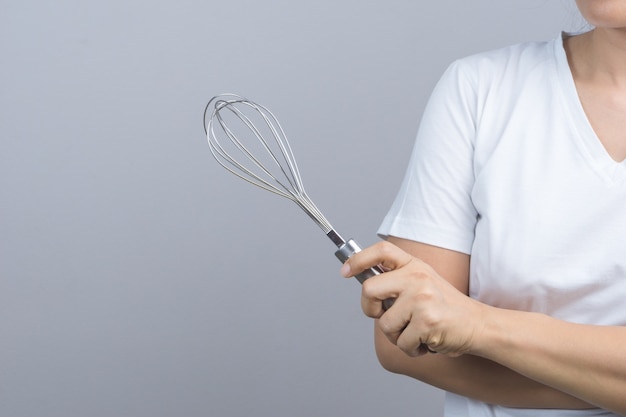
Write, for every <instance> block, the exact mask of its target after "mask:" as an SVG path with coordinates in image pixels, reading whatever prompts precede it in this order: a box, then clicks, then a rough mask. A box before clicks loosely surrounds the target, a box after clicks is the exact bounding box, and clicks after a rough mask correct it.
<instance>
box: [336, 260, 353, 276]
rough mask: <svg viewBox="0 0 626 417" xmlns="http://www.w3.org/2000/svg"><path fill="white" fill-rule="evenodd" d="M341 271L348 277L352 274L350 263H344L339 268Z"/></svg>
mask: <svg viewBox="0 0 626 417" xmlns="http://www.w3.org/2000/svg"><path fill="white" fill-rule="evenodd" d="M339 273H340V274H341V275H343V276H344V277H346V278H348V277H349V276H350V264H349V263H347V262H346V263H345V264H343V266H342V267H341V269H340V270H339Z"/></svg>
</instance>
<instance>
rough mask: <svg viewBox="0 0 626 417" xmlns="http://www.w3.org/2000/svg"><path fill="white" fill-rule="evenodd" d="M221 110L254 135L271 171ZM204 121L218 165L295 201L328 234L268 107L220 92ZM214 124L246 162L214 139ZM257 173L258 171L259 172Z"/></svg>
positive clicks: (215, 136) (209, 104) (206, 110)
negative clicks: (263, 128) (231, 125)
mask: <svg viewBox="0 0 626 417" xmlns="http://www.w3.org/2000/svg"><path fill="white" fill-rule="evenodd" d="M211 104H213V106H214V107H213V110H212V111H211V114H210V117H209V119H208V121H207V113H208V111H209V108H210V107H211ZM240 107H241V108H240ZM245 108H248V109H249V110H250V111H251V113H252V114H253V115H254V116H255V118H256V117H260V119H261V120H262V123H259V122H256V121H255V120H253V118H252V117H251V116H250V115H248V114H247V113H246V112H245V111H244V110H245ZM223 110H228V111H229V112H230V114H231V115H233V116H234V117H235V119H236V120H238V121H239V122H240V123H239V124H240V125H242V126H244V127H245V130H246V131H247V132H248V133H251V134H252V135H244V138H245V137H248V136H252V137H254V138H256V140H257V142H258V143H259V144H260V145H261V148H262V149H263V150H264V151H265V154H266V156H268V158H269V161H270V165H275V166H276V167H277V170H276V171H272V169H270V167H268V166H266V165H265V164H264V163H263V162H262V161H261V160H260V158H259V157H257V156H255V155H254V153H253V152H252V151H251V150H250V149H249V148H248V147H247V146H246V145H245V144H244V143H243V142H242V140H241V139H239V137H238V135H237V133H236V132H235V131H234V129H232V128H231V127H229V125H228V123H227V121H226V119H225V117H224V116H223V115H222V113H221V112H222V111H223ZM204 124H205V132H206V134H207V140H208V144H209V148H210V150H211V154H212V155H213V157H214V158H215V159H216V160H217V161H218V163H219V164H220V165H221V166H222V167H224V168H225V169H227V170H228V171H230V172H231V173H232V174H234V175H236V176H237V177H239V178H241V179H243V180H245V181H247V182H248V183H250V184H253V185H255V186H257V187H259V188H262V189H264V190H266V191H270V192H272V193H274V194H277V195H279V196H281V197H284V198H287V199H289V200H291V201H293V202H295V203H296V204H297V205H298V206H299V207H300V208H301V209H302V210H303V211H304V212H305V213H306V214H307V215H308V216H309V217H310V218H311V219H312V220H313V221H314V222H315V223H316V224H317V225H318V226H319V227H320V228H321V229H322V230H324V233H327V234H328V233H329V232H331V231H333V228H332V226H331V224H330V223H329V222H328V220H327V219H326V218H325V217H324V215H323V214H322V212H321V211H320V210H319V209H318V208H317V206H316V205H315V204H314V203H313V201H312V200H311V199H310V197H309V196H308V195H307V193H306V192H305V190H304V185H303V183H302V178H301V176H300V171H299V169H298V165H297V163H296V159H295V157H294V155H293V151H292V149H291V146H290V145H289V141H288V140H287V136H286V134H285V131H284V130H283V128H282V126H281V125H280V123H279V122H278V120H277V118H276V117H275V116H274V114H273V113H272V112H271V111H270V110H269V109H267V108H266V107H264V106H262V105H259V104H256V103H253V102H251V101H249V100H246V99H245V98H243V97H240V96H237V95H233V94H223V95H220V96H215V97H213V98H212V99H211V100H210V101H209V103H208V104H207V106H206V108H205V113H204ZM259 124H260V125H261V126H264V127H265V128H267V130H268V131H269V135H268V136H269V139H267V138H266V136H265V135H264V132H262V129H261V128H260V127H259ZM216 125H217V127H219V129H220V131H221V133H223V135H219V136H221V137H223V138H226V139H227V142H229V143H230V144H231V145H232V151H236V152H237V153H238V154H240V155H243V156H244V161H245V160H247V161H248V162H249V164H245V163H243V162H242V161H239V160H238V159H237V158H235V157H233V155H231V153H229V151H227V150H226V149H225V148H224V146H223V145H222V144H221V142H220V140H219V139H218V135H217V132H216V130H215V129H216ZM257 170H258V171H257ZM255 171H256V172H255ZM274 172H276V173H278V172H280V173H282V176H281V175H275V174H274ZM259 173H260V174H262V175H259ZM279 177H281V178H279Z"/></svg>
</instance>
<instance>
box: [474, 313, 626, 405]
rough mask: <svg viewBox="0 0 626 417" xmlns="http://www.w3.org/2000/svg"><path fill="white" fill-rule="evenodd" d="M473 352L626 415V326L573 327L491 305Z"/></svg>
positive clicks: (574, 325)
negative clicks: (625, 350)
mask: <svg viewBox="0 0 626 417" xmlns="http://www.w3.org/2000/svg"><path fill="white" fill-rule="evenodd" d="M486 309H487V310H488V312H487V314H486V315H485V317H486V319H485V325H484V330H483V332H482V334H481V335H480V337H478V338H477V341H476V343H475V345H474V347H473V348H472V349H471V351H470V353H472V354H476V355H479V356H482V357H484V358H486V359H489V360H492V361H495V362H497V363H499V364H501V365H503V366H505V367H507V368H510V369H512V370H514V371H515V372H518V373H520V374H522V375H526V376H528V377H529V378H532V379H533V380H536V381H538V382H540V383H542V384H545V385H549V386H552V387H554V388H556V389H558V390H560V391H563V392H566V393H569V394H571V395H572V396H574V397H577V398H580V399H582V400H584V401H587V402H589V403H591V404H594V405H596V406H598V407H600V408H604V409H607V410H611V411H613V412H616V413H618V414H623V415H626V401H624V393H625V392H626V353H625V352H624V349H623V346H624V345H626V327H621V326H597V325H584V324H574V323H569V322H565V321H562V320H558V319H555V318H552V317H548V316H546V315H543V314H538V313H529V312H521V311H512V310H503V309H498V308H495V307H488V306H487V307H486Z"/></svg>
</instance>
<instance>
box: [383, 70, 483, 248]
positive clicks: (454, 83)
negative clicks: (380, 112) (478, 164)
mask: <svg viewBox="0 0 626 417" xmlns="http://www.w3.org/2000/svg"><path fill="white" fill-rule="evenodd" d="M476 120H477V94H476V86H475V83H474V82H472V77H471V74H470V72H469V71H468V69H467V68H465V67H464V66H463V65H462V62H461V61H457V62H454V63H453V64H451V65H450V66H449V67H448V69H447V70H446V71H445V73H444V74H443V75H442V77H441V79H440V80H439V82H438V83H437V85H436V86H435V89H434V90H433V93H432V95H431V97H430V99H429V101H428V104H427V105H426V109H425V110H424V114H423V116H422V121H421V123H420V127H419V130H418V134H417V138H416V141H415V145H414V148H413V152H412V154H411V159H410V162H409V166H408V169H407V171H406V174H405V177H404V180H403V182H402V185H401V187H400V191H399V193H398V195H397V197H396V199H395V201H394V202H393V204H392V206H391V209H390V210H389V212H388V213H387V215H386V216H385V218H384V220H383V222H382V224H381V226H380V228H379V229H378V234H379V236H381V237H382V238H385V237H387V236H396V237H400V238H404V239H410V240H414V241H418V242H422V243H426V244H430V245H433V246H438V247H443V248H446V249H451V250H455V251H458V252H462V253H467V254H470V253H471V249H472V243H473V241H474V228H475V225H476V220H477V216H478V214H477V212H476V209H475V207H474V205H473V203H472V197H471V194H472V187H473V184H474V170H473V153H474V152H473V151H474V138H475V132H476Z"/></svg>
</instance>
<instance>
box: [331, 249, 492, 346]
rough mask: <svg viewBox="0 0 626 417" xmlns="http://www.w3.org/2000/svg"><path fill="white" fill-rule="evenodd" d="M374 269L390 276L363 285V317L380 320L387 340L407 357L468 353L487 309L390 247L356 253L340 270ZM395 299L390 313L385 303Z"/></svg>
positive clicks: (348, 274)
mask: <svg viewBox="0 0 626 417" xmlns="http://www.w3.org/2000/svg"><path fill="white" fill-rule="evenodd" d="M375 265H381V266H382V267H383V269H384V270H386V271H387V272H385V273H383V274H381V275H378V276H375V277H372V278H369V279H368V280H367V281H365V282H364V283H363V288H362V298H361V306H362V308H363V312H364V313H365V314H366V315H367V316H369V317H372V318H376V319H378V320H379V326H380V329H381V330H382V332H383V333H384V334H385V336H386V337H387V338H388V339H389V341H390V342H391V343H393V344H395V345H396V346H398V347H399V348H400V349H401V350H402V351H404V352H405V353H406V354H407V355H409V356H419V355H422V354H424V353H426V352H427V349H426V347H427V348H428V349H429V350H431V351H435V352H437V353H441V354H446V355H449V356H459V355H462V354H464V353H467V352H468V351H470V349H471V347H472V344H473V343H474V341H475V340H476V338H477V337H479V336H480V333H481V331H482V323H483V315H484V314H485V309H486V306H485V305H483V304H481V303H479V302H477V301H475V300H472V299H471V298H469V297H468V296H466V295H465V294H463V293H461V292H460V291H458V290H457V289H456V288H454V287H453V286H452V285H451V284H450V283H449V282H448V281H446V280H445V279H444V278H442V277H441V276H440V275H439V274H437V273H436V272H435V270H434V269H433V268H431V267H430V266H429V265H427V264H426V263H424V262H422V261H421V260H419V259H418V258H415V257H413V256H411V255H409V254H408V253H406V252H404V251H403V250H401V249H400V248H398V247H397V246H395V245H393V244H391V243H389V242H384V241H383V242H379V243H377V244H375V245H373V246H371V247H369V248H367V249H364V250H363V251H361V252H359V253H356V254H354V255H353V256H352V257H351V258H350V259H349V260H348V261H347V262H346V263H345V264H344V266H343V267H342V269H341V273H342V275H343V276H345V277H351V276H354V275H356V274H358V273H360V272H362V271H363V270H365V269H367V268H370V267H372V266H375ZM387 298H394V299H395V302H394V304H393V306H392V307H391V308H389V309H388V310H387V311H385V310H384V309H383V305H382V301H383V300H385V299H387Z"/></svg>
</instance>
